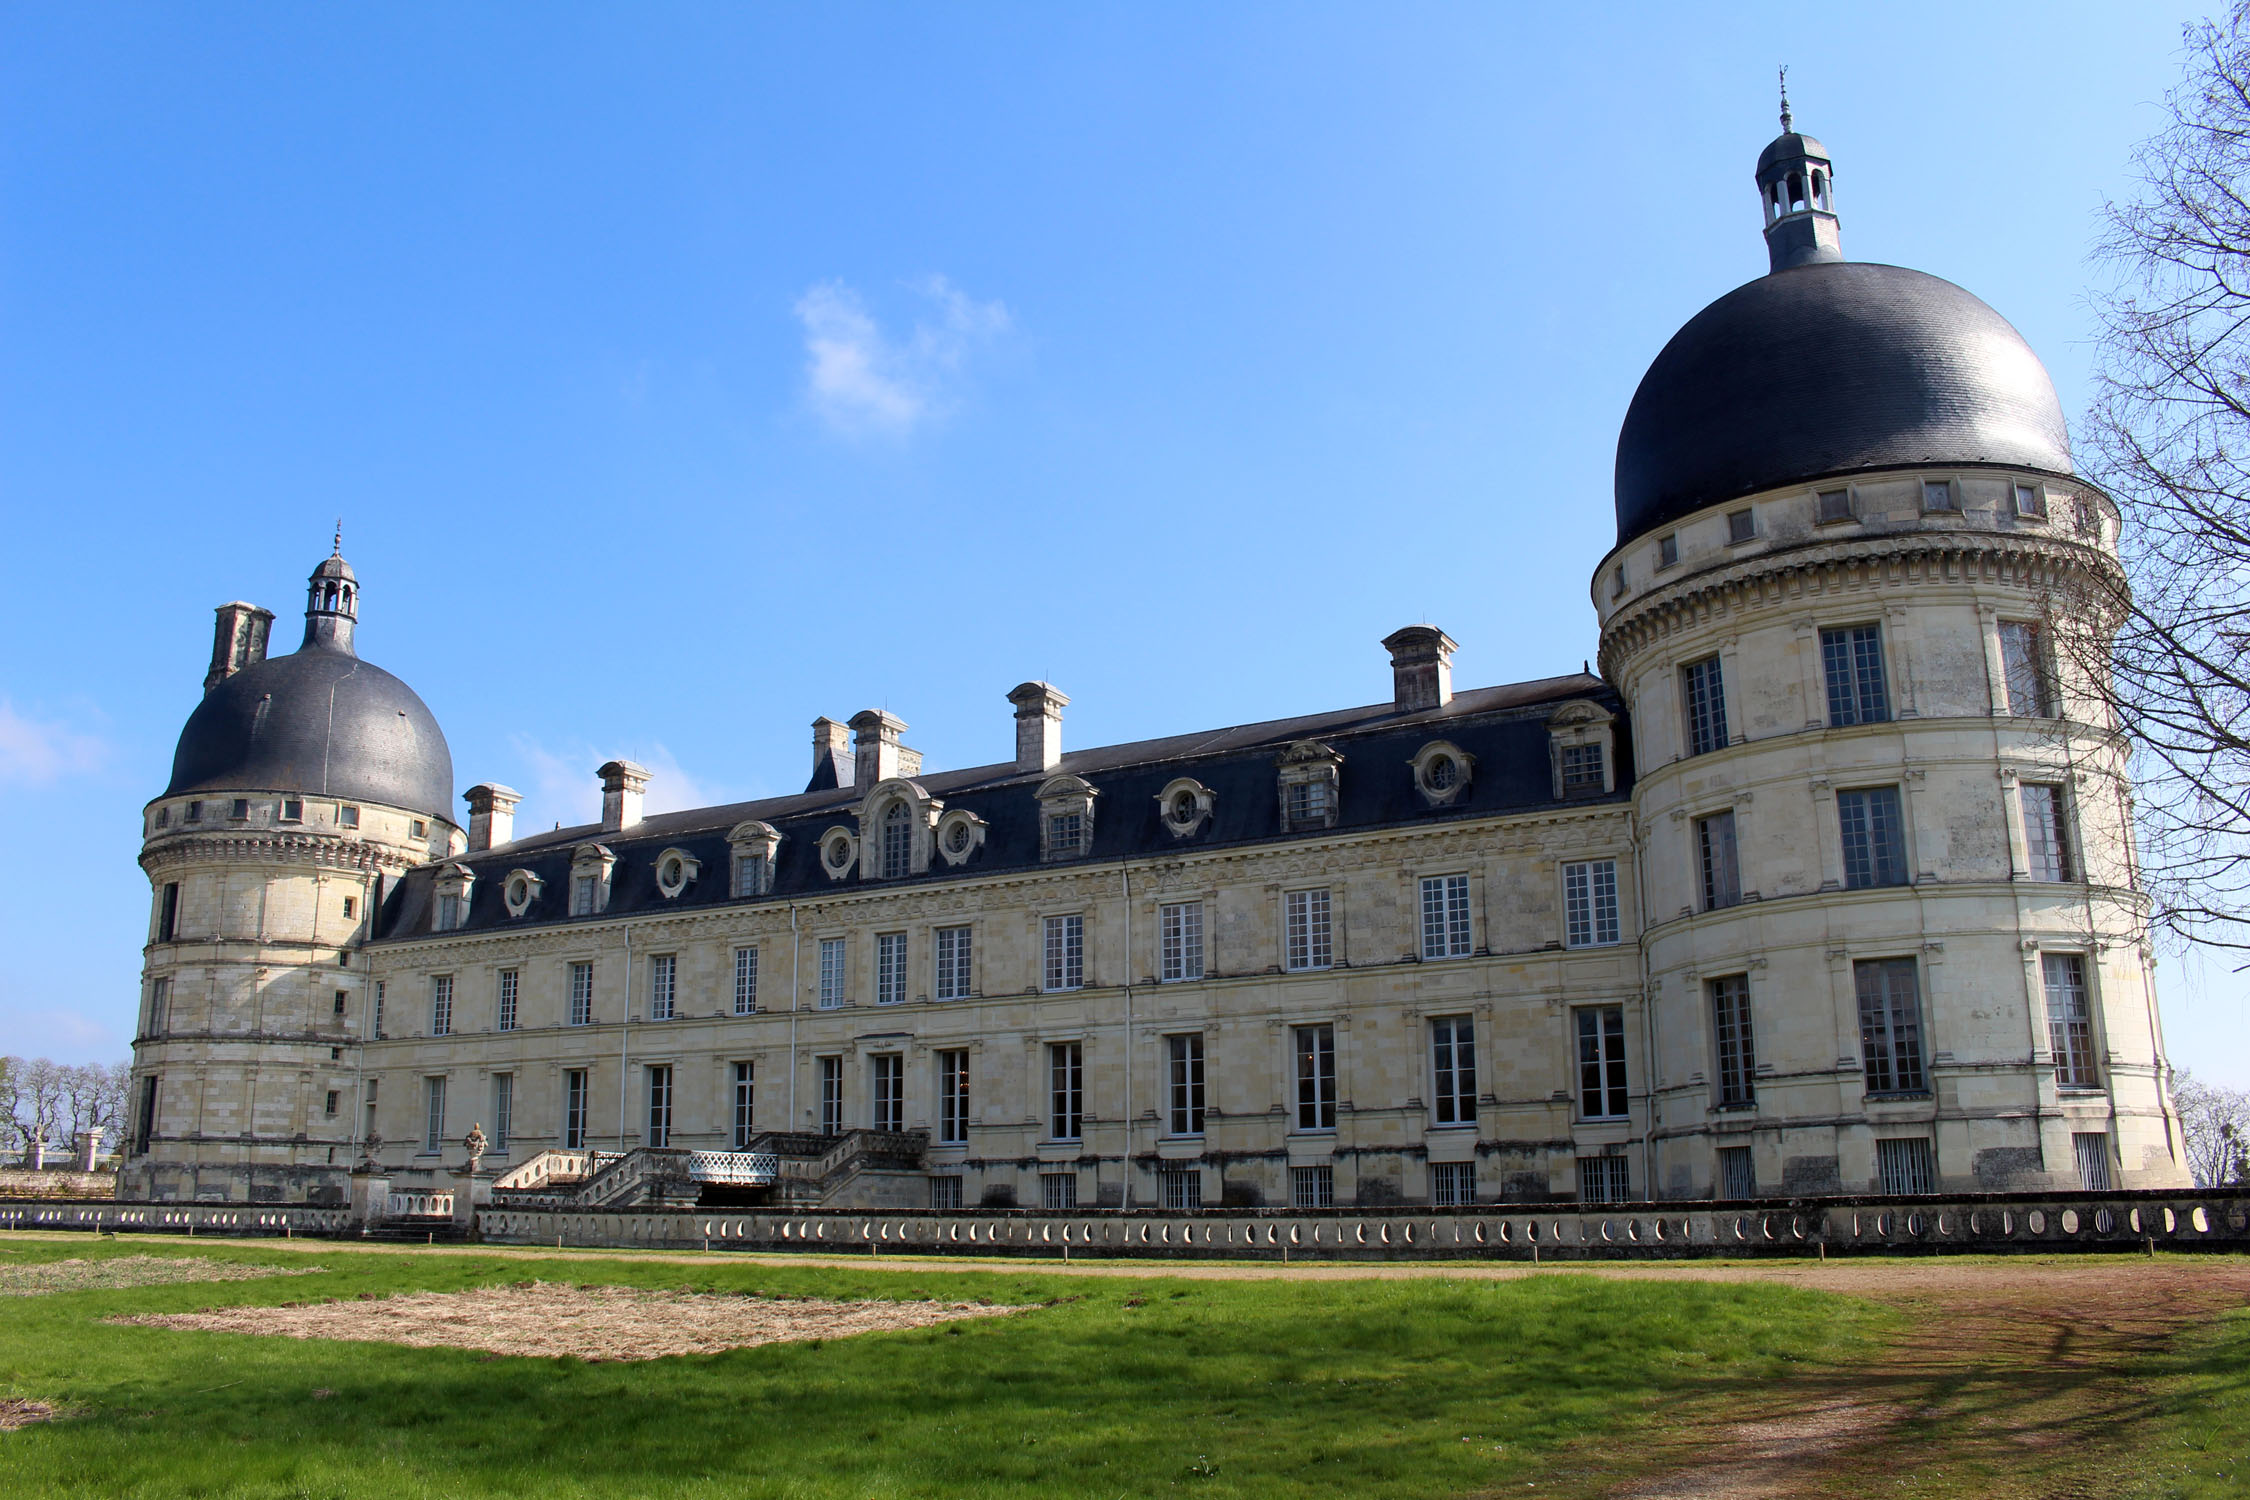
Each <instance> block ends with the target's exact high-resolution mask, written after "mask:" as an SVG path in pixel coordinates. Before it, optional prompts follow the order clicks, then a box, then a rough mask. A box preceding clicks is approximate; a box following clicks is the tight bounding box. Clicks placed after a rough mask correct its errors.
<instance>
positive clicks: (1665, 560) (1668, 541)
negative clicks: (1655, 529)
mask: <svg viewBox="0 0 2250 1500" xmlns="http://www.w3.org/2000/svg"><path fill="white" fill-rule="evenodd" d="M1679 560H1680V538H1679V534H1678V533H1677V532H1675V533H1673V534H1672V535H1670V536H1662V537H1658V538H1657V539H1656V565H1657V566H1658V567H1659V568H1669V567H1673V566H1675V565H1676V564H1677V563H1678V562H1679Z"/></svg>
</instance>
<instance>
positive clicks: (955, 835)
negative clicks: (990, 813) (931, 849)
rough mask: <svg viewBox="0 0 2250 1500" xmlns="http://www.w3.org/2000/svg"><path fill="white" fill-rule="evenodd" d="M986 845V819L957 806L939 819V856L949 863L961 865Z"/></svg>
mask: <svg viewBox="0 0 2250 1500" xmlns="http://www.w3.org/2000/svg"><path fill="white" fill-rule="evenodd" d="M983 847H984V819H982V818H980V817H978V816H977V815H976V814H975V813H973V812H970V811H968V810H967V809H966V808H956V809H955V810H953V811H952V812H949V813H947V814H946V815H945V816H944V817H942V818H939V819H938V825H937V850H938V857H939V858H941V859H943V860H944V861H945V862H946V863H947V864H948V865H953V866H956V867H958V866H960V865H962V864H964V863H966V862H967V861H968V858H969V856H970V855H972V854H974V853H976V852H977V851H978V850H979V849H982V848H983Z"/></svg>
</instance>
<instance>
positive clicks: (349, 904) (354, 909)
mask: <svg viewBox="0 0 2250 1500" xmlns="http://www.w3.org/2000/svg"><path fill="white" fill-rule="evenodd" d="M358 912H359V901H358V899H357V898H355V897H352V896H346V897H345V898H344V920H345V921H347V922H348V921H350V920H351V919H352V918H353V917H354V916H355V915H357V914H358Z"/></svg>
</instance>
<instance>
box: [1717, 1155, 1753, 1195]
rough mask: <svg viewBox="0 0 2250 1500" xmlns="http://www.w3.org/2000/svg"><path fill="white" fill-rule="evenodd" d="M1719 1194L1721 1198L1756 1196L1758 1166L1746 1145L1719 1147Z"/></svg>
mask: <svg viewBox="0 0 2250 1500" xmlns="http://www.w3.org/2000/svg"><path fill="white" fill-rule="evenodd" d="M1719 1196H1720V1197H1722V1198H1755V1197H1757V1196H1758V1167H1757V1163H1755V1162H1754V1161H1752V1160H1751V1158H1750V1148H1749V1147H1748V1146H1721V1147H1720V1148H1719Z"/></svg>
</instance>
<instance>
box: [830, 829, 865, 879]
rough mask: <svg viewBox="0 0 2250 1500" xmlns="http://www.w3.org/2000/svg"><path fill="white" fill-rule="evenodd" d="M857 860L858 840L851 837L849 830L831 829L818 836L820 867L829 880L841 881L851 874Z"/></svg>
mask: <svg viewBox="0 0 2250 1500" xmlns="http://www.w3.org/2000/svg"><path fill="white" fill-rule="evenodd" d="M858 858H859V840H857V839H855V838H853V837H852V831H851V830H850V829H849V828H831V829H829V830H828V831H827V832H826V833H824V834H822V835H821V836H820V867H821V868H822V869H823V870H826V871H827V872H828V878H829V879H830V880H842V879H843V878H844V877H845V876H846V875H849V874H851V872H852V865H853V863H854V862H856V861H857V860H858Z"/></svg>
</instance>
